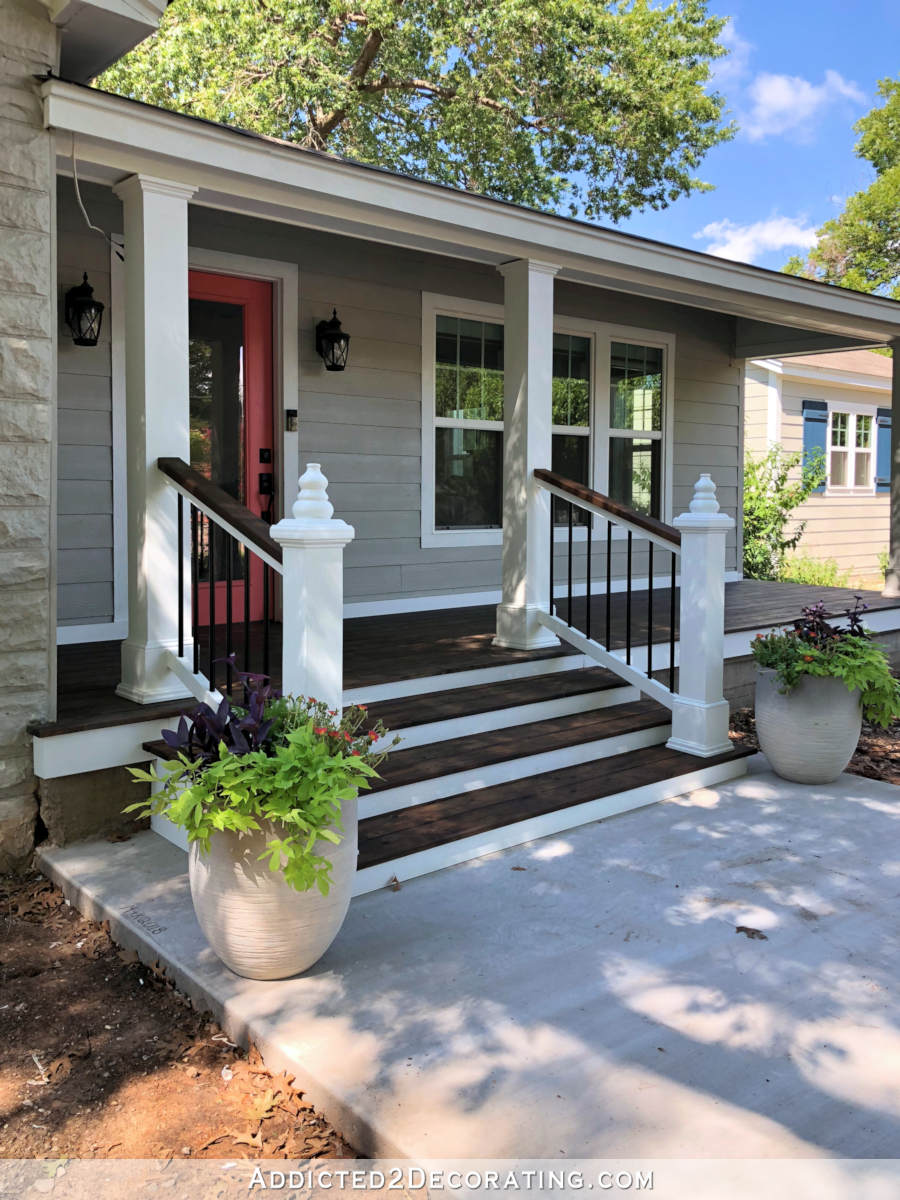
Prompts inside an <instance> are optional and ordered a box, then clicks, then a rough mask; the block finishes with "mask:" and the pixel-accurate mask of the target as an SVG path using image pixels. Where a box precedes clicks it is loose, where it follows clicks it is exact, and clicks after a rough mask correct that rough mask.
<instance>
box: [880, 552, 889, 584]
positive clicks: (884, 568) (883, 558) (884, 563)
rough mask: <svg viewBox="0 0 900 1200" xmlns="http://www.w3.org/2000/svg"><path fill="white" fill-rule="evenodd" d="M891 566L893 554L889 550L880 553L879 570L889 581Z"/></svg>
mask: <svg viewBox="0 0 900 1200" xmlns="http://www.w3.org/2000/svg"><path fill="white" fill-rule="evenodd" d="M890 565H891V553H890V551H889V550H887V549H885V550H879V551H878V569H879V571H881V574H882V577H883V578H884V579H887V573H888V567H889V566H890Z"/></svg>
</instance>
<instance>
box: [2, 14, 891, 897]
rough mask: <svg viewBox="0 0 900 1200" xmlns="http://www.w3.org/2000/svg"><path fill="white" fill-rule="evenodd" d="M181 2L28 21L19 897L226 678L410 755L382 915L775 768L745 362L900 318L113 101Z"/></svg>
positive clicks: (7, 224)
mask: <svg viewBox="0 0 900 1200" xmlns="http://www.w3.org/2000/svg"><path fill="white" fill-rule="evenodd" d="M161 8H162V2H161V0H141V3H136V4H133V5H131V6H129V8H128V9H127V13H128V15H123V13H124V12H125V10H124V9H123V7H122V6H120V5H118V4H117V3H113V0H60V2H57V0H54V2H53V3H48V4H46V5H45V4H43V3H40V2H38V0H7V3H6V4H4V6H3V9H2V22H3V27H2V28H3V41H4V45H6V46H7V47H9V50H8V55H7V58H6V60H5V63H6V65H5V67H4V70H5V71H6V78H5V86H6V91H5V96H6V104H5V107H4V109H3V112H2V114H0V122H2V145H3V146H4V166H3V177H2V181H0V187H2V191H0V197H2V208H0V221H2V223H3V237H2V247H3V250H2V259H3V270H4V281H5V286H4V290H3V296H2V308H0V395H2V397H3V399H2V412H3V421H2V426H0V428H2V434H0V481H2V491H0V510H2V511H0V538H2V546H0V554H2V558H3V570H2V579H3V588H4V603H3V605H2V607H0V629H2V638H3V651H2V653H3V666H4V681H5V692H4V698H3V702H2V712H3V718H2V727H3V749H4V755H3V759H2V779H0V786H2V789H3V791H2V800H0V837H2V847H3V857H4V862H5V863H7V864H8V863H14V862H16V861H22V860H23V859H25V858H26V857H27V855H28V854H29V852H30V848H31V845H32V840H33V838H34V834H35V822H36V820H39V822H40V824H39V825H38V829H39V831H40V832H41V833H43V832H44V831H46V833H47V834H48V835H49V836H50V837H51V838H52V839H54V840H57V841H67V840H71V839H73V838H77V837H79V836H85V835H87V834H89V833H95V832H98V831H103V830H107V829H110V828H113V827H115V826H116V824H121V821H122V818H121V816H120V811H121V807H122V804H123V802H124V801H127V799H128V798H129V796H128V794H127V793H126V792H125V791H124V789H123V772H122V769H121V768H122V766H123V765H124V764H127V763H133V762H138V761H142V760H146V759H147V758H148V757H150V756H151V755H152V754H153V753H154V750H153V746H152V743H153V741H154V739H155V738H156V737H157V735H158V731H159V728H160V725H161V724H162V723H163V722H166V723H171V722H172V721H174V720H176V719H177V714H178V712H179V711H181V710H183V709H184V707H185V705H186V704H188V703H189V702H190V701H191V699H192V698H193V697H202V696H209V695H219V694H221V693H222V691H223V690H225V691H227V690H228V689H229V687H230V686H233V685H234V684H235V680H234V675H233V670H234V668H233V666H232V664H231V662H229V661H223V660H226V659H228V657H229V654H230V652H233V653H234V654H235V655H236V658H235V660H234V662H235V664H236V665H237V666H245V665H246V666H247V667H250V668H253V669H256V670H259V669H262V670H266V671H268V672H271V673H272V674H274V675H275V676H276V677H279V678H280V679H281V681H282V684H283V686H284V687H286V688H288V689H291V690H295V691H301V692H303V693H304V694H312V693H315V694H318V695H319V696H320V697H323V698H327V699H328V700H329V701H331V702H333V703H335V704H339V703H341V702H342V700H343V701H345V702H346V701H347V700H348V699H356V700H361V699H365V700H367V701H368V702H369V703H370V704H371V705H372V710H373V713H376V712H377V714H378V715H380V716H382V717H383V718H384V719H385V720H386V721H387V723H388V724H389V725H390V726H392V727H394V728H396V729H399V730H400V731H401V732H402V734H403V737H404V745H403V747H402V748H401V749H400V750H398V751H395V752H394V754H393V755H392V757H391V759H390V760H389V770H388V769H387V768H386V778H385V784H384V787H383V788H382V789H381V790H380V791H379V792H375V793H373V794H372V796H371V797H367V804H369V808H368V809H367V810H366V811H365V812H364V814H363V815H364V817H365V819H364V820H363V822H362V826H361V839H362V841H361V845H362V851H361V870H360V888H361V889H364V888H367V887H376V886H381V885H382V884H383V883H384V882H385V881H386V880H387V879H388V878H390V876H391V875H393V874H397V873H400V875H401V877H402V876H403V875H404V873H405V874H415V873H417V872H421V871H423V870H429V869H432V868H433V867H435V866H439V865H442V864H446V863H447V862H451V861H459V860H460V859H461V858H466V857H470V856H472V855H476V854H481V853H485V852H486V851H487V850H489V849H492V848H495V847H496V846H499V845H509V844H513V843H514V842H515V841H516V840H519V841H521V840H522V839H523V838H525V837H530V836H536V835H539V834H541V833H546V832H551V831H553V830H558V829H563V828H566V827H568V826H571V825H573V824H577V823H579V822H581V821H586V820H593V819H596V818H597V817H598V816H601V815H603V814H605V813H611V812H616V811H621V810H622V809H624V808H628V807H634V806H635V805H637V804H644V803H649V802H650V801H652V800H655V799H658V798H660V797H662V796H666V795H675V794H680V793H681V792H683V791H684V790H686V789H687V788H689V787H693V786H699V785H702V784H704V783H708V782H716V781H718V780H721V779H723V778H727V777H730V776H732V775H734V774H736V773H738V772H739V771H740V770H742V763H741V761H740V757H739V755H737V754H736V753H734V752H733V751H732V750H731V749H730V745H729V742H728V738H727V722H728V704H727V702H726V700H725V699H724V693H725V690H726V688H727V686H728V680H727V679H726V669H727V668H728V669H730V668H729V664H731V663H732V662H739V661H740V659H741V656H744V657H745V656H746V646H747V640H748V638H749V637H750V636H751V634H752V631H753V630H754V629H757V628H766V627H768V626H769V625H771V624H772V623H775V622H778V621H787V620H789V619H790V618H791V617H792V616H793V615H794V614H795V612H796V610H797V608H798V607H799V604H800V603H801V602H802V600H803V597H804V596H807V595H808V591H804V589H802V588H800V589H798V588H794V589H792V588H790V587H784V586H782V585H761V584H756V583H754V582H753V581H741V579H740V563H741V461H742V439H743V404H744V401H743V395H744V390H743V389H744V370H745V367H744V364H745V363H746V361H747V360H758V359H761V358H764V359H767V360H778V361H781V360H782V359H785V358H788V357H792V356H794V355H798V354H811V353H818V352H822V351H826V350H828V351H832V350H841V351H844V350H854V349H860V348H865V347H870V346H881V345H885V344H892V343H894V342H895V341H896V339H898V338H900V306H898V304H897V303H895V302H892V301H890V300H887V299H883V298H881V297H877V296H864V295H858V294H855V293H852V292H849V291H844V290H840V289H832V288H827V287H823V286H821V285H819V284H816V283H813V282H810V281H806V280H802V279H796V278H793V277H790V276H786V275H782V274H778V273H773V272H769V271H764V270H760V269H756V268H753V267H749V266H745V265H743V264H737V263H729V262H725V261H723V260H721V259H717V258H712V257H709V256H706V255H703V254H699V253H696V252H692V251H688V250H684V249H681V248H678V247H674V246H667V245H663V244H661V243H658V242H653V241H649V240H646V239H642V238H637V237H633V236H628V235H625V234H622V233H619V232H615V231H611V230H609V229H604V228H599V227H597V226H594V225H590V224H587V223H584V222H580V221H577V220H572V219H567V218H563V217H558V216H554V215H549V214H545V213H538V212H533V211H530V210H527V209H523V208H519V207H516V206H514V205H511V204H507V203H502V202H498V201H495V200H490V199H487V198H485V197H482V196H478V195H473V194H470V193H460V192H456V191H453V190H451V189H448V188H445V187H440V186H435V185H432V184H429V183H423V182H420V181H417V180H414V179H410V178H405V177H401V176H397V175H392V174H389V173H387V172H384V171H381V170H379V169H377V168H372V167H368V166H362V165H358V164H353V163H350V162H346V161H342V160H340V159H337V158H334V157H331V156H329V155H326V154H321V153H314V152H308V151H305V150H302V149H300V148H298V147H296V146H294V145H289V144H286V143H282V142H279V141H276V140H273V139H270V138H266V137H261V136H257V135H253V134H248V133H246V132H243V131H240V130H235V129H230V128H227V127H224V126H221V125H216V124H211V123H209V122H206V121H202V120H197V119H192V118H189V117H186V116H182V115H178V114H175V113H171V112H167V111H162V110H159V109H155V108H153V107H149V106H147V105H144V104H139V103H135V102H133V101H130V100H126V99H122V98H120V97H116V96H111V95H107V94H104V93H102V92H100V91H97V90H95V89H92V88H91V87H89V86H87V84H88V81H89V80H90V78H92V77H93V75H94V74H95V73H96V72H97V71H99V70H100V69H101V68H103V67H104V66H106V65H107V64H109V63H110V62H111V61H114V60H115V58H116V57H117V55H119V54H122V53H124V52H125V51H126V50H127V49H128V48H129V46H131V45H133V44H134V43H135V42H137V41H138V40H139V39H140V38H142V37H144V36H146V35H147V33H148V32H150V31H151V30H152V29H153V27H154V23H155V21H156V20H157V19H158V16H159V12H160V10H161ZM85 274H86V275H87V281H86V284H85V281H84V280H83V276H84V275H85ZM85 286H86V287H88V288H92V289H93V291H92V293H89V292H87V291H85V290H83V289H84V287H85ZM77 289H82V290H80V291H79V290H77ZM98 300H99V301H100V302H102V304H103V305H104V308H103V310H102V313H101V312H100V311H99V310H98V309H97V307H96V305H95V303H94V302H95V301H98ZM67 317H68V319H67ZM338 322H340V328H338V325H337V323H338ZM98 325H99V327H98ZM344 334H349V337H350V341H349V350H348V344H347V342H346V341H345V340H344V337H343V335H344ZM344 359H346V362H344ZM341 367H343V368H344V369H340V368H341ZM329 368H330V369H329ZM892 386H893V388H894V391H895V393H896V389H897V387H898V386H900V385H898V384H897V382H896V376H894V382H893V384H892ZM897 460H898V456H897V453H896V451H895V452H894V455H893V461H894V462H895V463H896V462H897ZM307 464H314V465H312V466H308V465H307ZM301 474H302V476H303V480H302V484H301V489H300V493H299V495H298V490H297V482H296V481H297V480H298V477H300V476H301ZM892 474H893V475H894V476H895V477H896V478H898V479H900V467H898V466H894V468H893V469H892ZM895 486H900V483H898V484H895ZM273 523H274V524H273ZM894 542H895V544H896V537H895V538H894ZM841 598H842V596H841V595H838V596H836V597H833V599H834V600H835V602H836V603H837V602H839V601H840V600H841ZM873 605H874V607H875V608H879V609H880V611H877V612H874V613H873V614H872V617H873V620H875V619H877V621H879V622H880V624H879V625H878V627H879V628H881V629H884V630H891V629H896V628H898V627H900V610H898V604H897V601H896V599H894V598H891V597H888V598H885V599H882V598H881V597H879V596H876V597H874V598H873ZM148 747H149V748H148ZM401 756H402V757H401ZM36 797H37V799H36ZM38 803H39V805H40V812H39V814H38V812H37V804H38ZM161 832H162V833H163V834H166V833H167V832H168V831H166V830H161Z"/></svg>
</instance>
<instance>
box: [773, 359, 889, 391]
mask: <svg viewBox="0 0 900 1200" xmlns="http://www.w3.org/2000/svg"><path fill="white" fill-rule="evenodd" d="M782 373H783V375H784V377H785V379H805V380H811V381H815V382H816V383H821V384H827V385H828V386H830V387H849V388H862V389H864V390H866V391H870V392H872V391H874V392H887V393H890V390H891V381H890V379H885V378H884V377H883V376H880V375H865V374H863V372H862V371H832V370H829V369H828V368H827V367H811V366H809V365H808V364H805V363H804V364H803V365H802V366H801V365H800V364H797V365H793V364H792V363H791V360H790V359H785V360H784V362H783V363H782Z"/></svg>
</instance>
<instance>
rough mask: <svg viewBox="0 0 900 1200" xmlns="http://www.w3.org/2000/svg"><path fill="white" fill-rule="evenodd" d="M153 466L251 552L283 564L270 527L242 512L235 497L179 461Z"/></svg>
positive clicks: (245, 510)
mask: <svg viewBox="0 0 900 1200" xmlns="http://www.w3.org/2000/svg"><path fill="white" fill-rule="evenodd" d="M156 465H157V466H158V467H159V469H160V471H162V473H163V475H165V476H166V477H167V478H168V479H171V480H172V482H173V483H177V484H178V486H179V487H181V488H183V489H184V490H185V491H186V492H187V493H188V494H189V495H191V496H192V497H193V498H194V499H195V500H196V501H198V502H199V503H200V504H202V505H204V507H206V508H208V509H209V511H210V512H211V513H212V514H213V515H214V517H219V518H221V520H222V521H225V522H227V524H229V525H230V526H231V527H232V529H235V530H237V532H238V533H239V534H240V536H241V538H242V539H243V540H245V541H246V543H247V545H248V546H249V547H250V549H251V550H257V551H261V552H262V553H263V554H268V555H269V557H270V558H274V559H275V561H276V562H279V563H280V562H281V561H282V556H281V546H279V544H278V542H276V541H275V539H274V538H273V537H272V536H271V534H270V533H269V526H268V525H267V524H266V522H265V521H264V520H263V519H262V517H258V516H257V515H256V513H254V512H251V511H250V509H249V508H245V507H244V505H243V504H241V503H240V501H238V500H235V498H234V496H229V494H228V493H227V492H226V491H225V490H224V489H223V488H220V487H218V486H217V485H216V484H215V483H211V482H210V481H209V480H208V479H207V478H206V476H205V475H201V474H200V472H199V471H195V470H194V468H193V467H190V466H188V464H187V463H186V462H185V461H184V460H183V459H181V458H158V459H157V460H156Z"/></svg>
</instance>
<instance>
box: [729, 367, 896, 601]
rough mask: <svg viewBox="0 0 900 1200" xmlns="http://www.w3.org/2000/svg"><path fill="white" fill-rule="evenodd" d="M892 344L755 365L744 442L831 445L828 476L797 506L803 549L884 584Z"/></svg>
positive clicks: (764, 446) (759, 451)
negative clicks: (888, 349) (884, 350)
mask: <svg viewBox="0 0 900 1200" xmlns="http://www.w3.org/2000/svg"><path fill="white" fill-rule="evenodd" d="M892 368H893V364H892V361H891V359H890V358H888V357H886V356H885V355H883V354H873V353H872V352H871V351H868V350H843V351H838V352H836V353H831V354H812V355H806V354H801V355H797V356H795V357H792V358H783V359H775V358H772V359H761V360H755V361H753V362H751V363H749V364H748V366H747V384H746V424H745V441H744V448H745V450H746V452H747V453H748V454H752V455H763V454H765V452H766V451H767V450H768V449H769V448H770V447H772V446H774V445H781V446H783V447H784V449H785V450H786V451H787V452H788V453H795V452H798V451H805V452H813V451H815V450H821V451H822V453H823V454H824V457H825V466H826V470H827V478H826V481H825V483H823V484H822V486H821V487H819V488H817V490H816V492H815V494H814V495H813V496H811V497H810V499H809V500H807V501H806V502H805V503H804V504H802V505H801V506H800V508H799V509H798V510H797V520H798V521H803V522H805V524H806V529H805V531H804V533H803V538H802V540H801V542H800V545H799V547H798V553H801V554H807V555H809V556H810V557H811V558H816V559H834V561H835V562H836V563H837V565H838V567H839V568H840V570H841V571H842V572H844V573H849V575H850V578H851V581H852V582H854V583H859V584H865V585H866V586H868V587H874V588H878V589H880V588H881V587H882V585H883V582H884V568H883V560H884V556H885V555H886V554H887V551H888V546H889V544H890V524H891V497H890V492H891V377H892Z"/></svg>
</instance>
